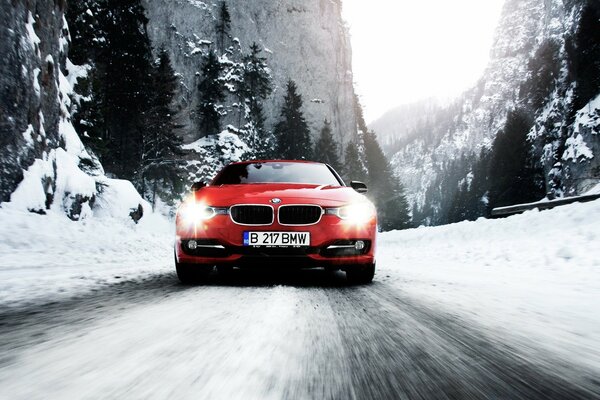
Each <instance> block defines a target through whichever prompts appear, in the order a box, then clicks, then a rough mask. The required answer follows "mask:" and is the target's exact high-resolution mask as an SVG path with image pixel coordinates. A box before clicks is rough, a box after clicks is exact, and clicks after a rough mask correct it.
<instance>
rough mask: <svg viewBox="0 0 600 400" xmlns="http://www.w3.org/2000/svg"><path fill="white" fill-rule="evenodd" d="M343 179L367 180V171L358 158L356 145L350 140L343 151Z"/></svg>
mask: <svg viewBox="0 0 600 400" xmlns="http://www.w3.org/2000/svg"><path fill="white" fill-rule="evenodd" d="M342 174H343V177H344V180H346V181H348V183H349V182H350V181H360V182H367V171H365V168H364V166H363V163H362V162H361V160H360V155H359V153H358V145H357V144H356V143H354V142H350V143H348V144H347V145H346V151H345V153H344V168H342Z"/></svg>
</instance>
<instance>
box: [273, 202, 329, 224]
mask: <svg viewBox="0 0 600 400" xmlns="http://www.w3.org/2000/svg"><path fill="white" fill-rule="evenodd" d="M322 214H323V209H322V208H321V207H319V206H315V205H289V206H281V207H279V223H280V224H282V225H312V224H316V223H317V222H319V220H320V219H321V215H322Z"/></svg>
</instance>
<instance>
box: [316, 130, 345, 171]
mask: <svg viewBox="0 0 600 400" xmlns="http://www.w3.org/2000/svg"><path fill="white" fill-rule="evenodd" d="M314 160H315V161H320V162H323V163H326V164H329V165H331V166H332V167H333V169H335V170H336V171H338V172H340V173H341V167H342V165H341V163H340V157H339V151H338V144H337V143H336V141H335V140H334V139H333V134H332V133H331V123H330V122H329V121H328V120H327V119H325V121H323V128H321V135H320V136H319V139H318V140H317V143H316V144H315V151H314Z"/></svg>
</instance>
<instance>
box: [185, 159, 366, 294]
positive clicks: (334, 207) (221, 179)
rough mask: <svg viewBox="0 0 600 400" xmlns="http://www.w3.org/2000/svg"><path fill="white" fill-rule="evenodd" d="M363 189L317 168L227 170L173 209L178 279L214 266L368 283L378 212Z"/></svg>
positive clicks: (274, 165)
mask: <svg viewBox="0 0 600 400" xmlns="http://www.w3.org/2000/svg"><path fill="white" fill-rule="evenodd" d="M366 191H367V187H366V185H365V184H364V183H361V182H356V181H352V182H351V184H350V187H348V186H346V185H345V184H344V182H343V180H342V179H341V178H340V176H339V175H338V173H337V172H336V171H335V170H334V169H333V168H331V167H330V166H329V165H326V164H322V163H316V162H308V161H287V160H273V161H247V162H239V163H233V164H229V165H227V166H226V167H225V168H223V170H221V172H220V173H219V174H217V176H216V177H215V178H214V179H213V180H212V182H210V183H209V184H208V185H206V184H204V183H200V182H197V183H195V184H194V185H193V186H192V194H191V195H190V197H189V198H188V199H187V200H185V201H184V202H183V203H182V204H181V206H180V207H179V209H178V211H177V217H176V224H177V226H176V235H177V236H176V241H175V266H176V269H177V275H178V277H179V279H180V280H181V281H182V282H184V283H191V282H195V281H198V280H199V279H201V278H203V277H205V276H207V275H208V274H209V272H210V271H212V270H213V269H214V267H215V266H216V267H217V271H219V272H225V271H229V270H231V269H232V268H234V267H235V268H245V267H263V266H270V267H273V268H277V269H286V268H325V269H328V270H343V271H345V272H346V275H347V278H348V280H350V281H352V282H354V283H369V282H371V281H372V280H373V276H374V274H375V255H374V254H375V237H376V231H377V214H376V210H375V207H374V206H373V204H372V203H371V202H370V201H369V200H368V199H367V198H366V197H365V196H364V193H365V192H366Z"/></svg>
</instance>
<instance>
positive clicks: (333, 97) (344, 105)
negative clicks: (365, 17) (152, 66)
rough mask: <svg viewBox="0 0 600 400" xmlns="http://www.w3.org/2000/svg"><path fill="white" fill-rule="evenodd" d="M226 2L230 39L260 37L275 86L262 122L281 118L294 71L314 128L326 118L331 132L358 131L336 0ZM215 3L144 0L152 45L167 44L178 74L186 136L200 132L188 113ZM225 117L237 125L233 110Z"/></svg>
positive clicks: (210, 43)
mask: <svg viewBox="0 0 600 400" xmlns="http://www.w3.org/2000/svg"><path fill="white" fill-rule="evenodd" d="M226 4H227V6H228V9H229V13H230V15H231V27H230V32H229V35H230V36H231V38H230V40H229V42H228V45H231V46H233V47H234V48H236V50H241V52H243V53H244V54H245V53H248V51H249V46H250V45H251V44H252V43H253V42H256V43H258V44H259V46H260V48H261V49H262V56H263V57H266V59H267V63H268V65H269V67H270V69H271V71H272V77H273V86H274V90H273V93H272V94H271V95H270V97H269V98H268V99H267V100H266V101H265V105H264V106H265V110H264V111H265V117H266V123H265V126H266V127H267V128H268V129H270V128H271V127H272V126H273V125H274V123H275V122H276V121H277V119H278V118H279V113H280V105H281V103H282V101H283V96H284V94H285V85H286V82H287V80H288V79H293V80H294V81H295V82H296V84H297V86H298V88H299V92H300V93H301V95H302V97H303V100H304V112H305V116H306V120H307V122H308V123H309V126H310V128H311V131H312V133H313V135H316V134H318V132H319V131H320V129H321V127H322V126H323V120H324V119H325V118H327V119H328V120H329V121H331V123H332V130H333V133H334V136H335V137H336V138H337V139H338V141H339V142H341V143H346V142H347V141H348V140H349V139H350V138H351V137H352V135H353V134H354V133H355V132H356V123H355V121H356V119H355V115H354V110H353V95H354V89H353V84H352V66H351V49H350V40H349V36H348V31H347V28H346V26H345V25H344V23H343V21H342V17H341V2H340V1H339V0H316V1H294V0H256V1H246V0H227V1H226ZM220 5H221V3H220V2H218V1H214V2H213V1H197V0H145V1H144V6H145V8H146V15H147V17H148V19H149V23H148V33H149V35H150V39H151V41H152V45H153V47H154V48H155V49H158V48H161V47H164V48H166V49H168V51H169V52H170V53H171V54H172V60H173V66H174V68H175V70H176V71H177V72H178V73H179V74H180V75H181V83H182V90H181V96H180V106H181V109H182V112H181V114H182V115H184V121H183V122H184V123H185V124H186V128H185V132H186V135H185V139H186V142H188V143H189V142H193V141H195V140H197V139H198V138H199V133H198V132H197V128H196V123H197V122H196V121H195V120H194V118H193V116H194V110H195V108H196V103H197V89H196V86H197V84H198V79H199V71H200V69H201V66H202V63H203V62H204V59H203V57H202V55H203V54H206V52H207V51H208V50H209V49H215V48H216V47H217V43H216V42H217V38H218V35H217V32H216V27H217V23H218V19H219V16H220V14H219V11H220ZM234 101H235V99H229V102H230V103H232V102H234ZM189 116H191V117H192V118H189ZM223 122H224V124H223V126H226V125H227V124H233V125H235V126H239V124H238V123H239V120H238V116H237V114H236V113H234V112H230V113H229V114H228V115H227V116H225V118H224V121H223ZM215 133H217V132H215Z"/></svg>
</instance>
